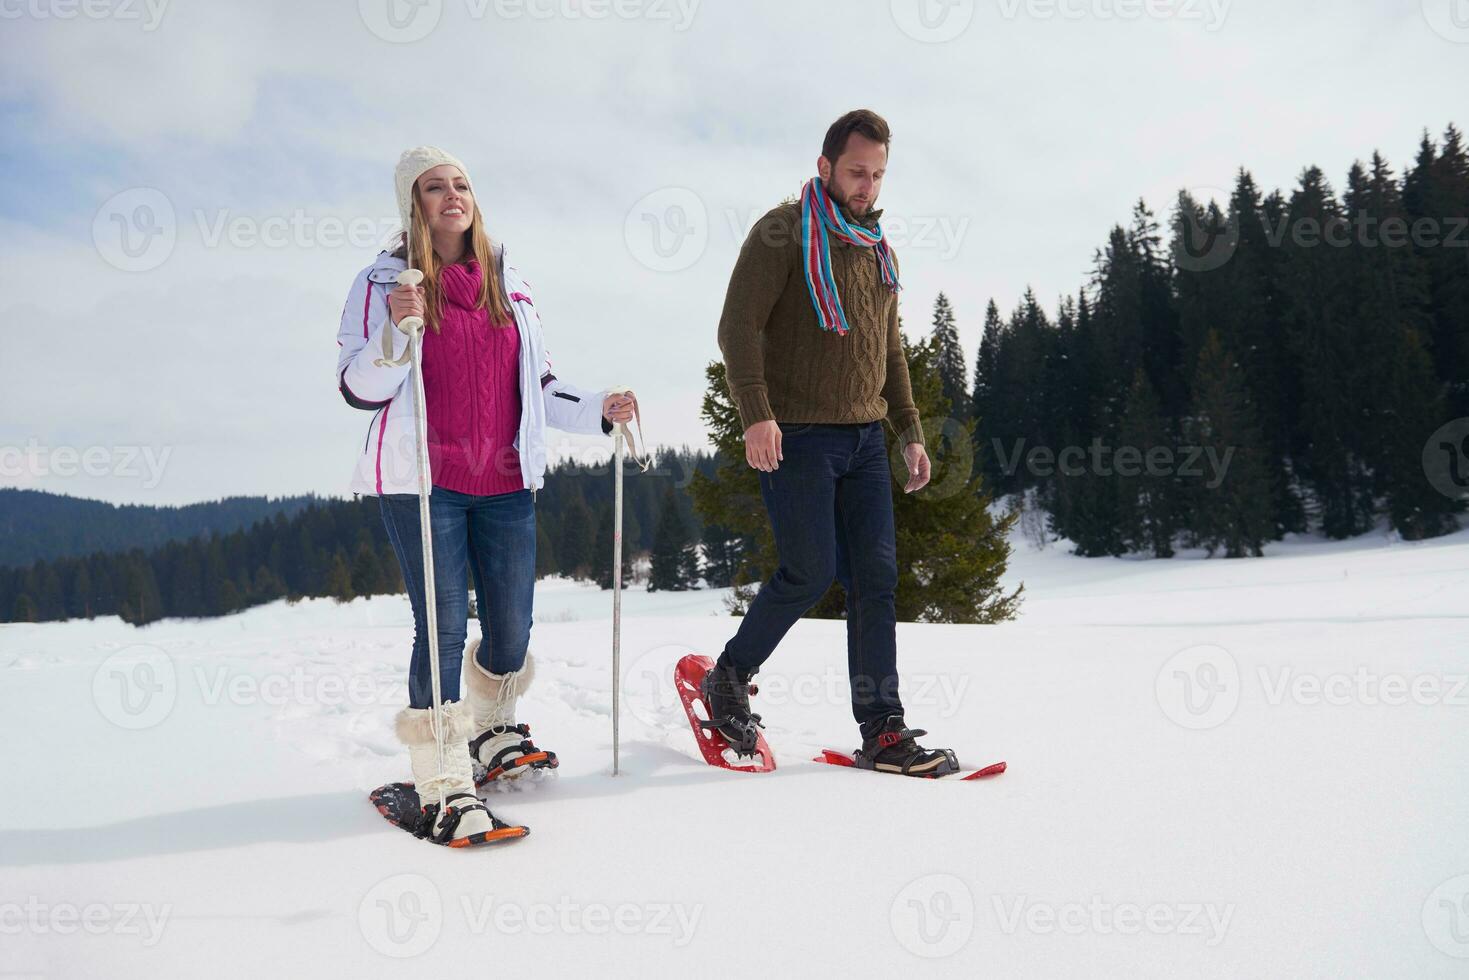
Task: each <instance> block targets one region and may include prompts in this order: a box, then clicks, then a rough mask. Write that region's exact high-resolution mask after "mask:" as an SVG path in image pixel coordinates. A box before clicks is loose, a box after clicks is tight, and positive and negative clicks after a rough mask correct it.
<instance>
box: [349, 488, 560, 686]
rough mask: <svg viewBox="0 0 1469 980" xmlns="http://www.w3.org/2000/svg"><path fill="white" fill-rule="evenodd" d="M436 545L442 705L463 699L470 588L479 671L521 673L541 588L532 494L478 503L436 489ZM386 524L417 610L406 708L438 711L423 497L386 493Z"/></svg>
mask: <svg viewBox="0 0 1469 980" xmlns="http://www.w3.org/2000/svg"><path fill="white" fill-rule="evenodd" d="M428 499H429V524H430V526H431V527H432V528H433V544H434V600H435V601H434V606H435V610H436V613H437V615H438V633H439V684H440V686H441V689H442V693H443V697H444V700H445V701H458V700H459V675H460V670H461V668H462V666H463V662H464V641H465V639H466V638H467V636H468V633H469V624H468V619H469V581H468V575H466V573H465V569H466V568H468V569H469V573H470V574H472V575H473V577H474V595H475V599H476V601H477V602H478V604H479V624H480V636H481V639H480V647H479V653H478V655H477V657H476V659H477V660H478V661H479V663H480V666H482V667H486V668H488V669H489V670H491V671H493V672H494V673H497V674H503V673H505V672H507V671H512V670H519V669H520V668H521V666H522V665H523V664H524V663H525V652H526V649H527V647H528V646H529V644H530V626H531V604H532V601H533V598H534V595H535V585H536V509H535V504H534V502H533V501H532V498H531V492H530V491H529V490H519V491H516V492H515V493H502V494H496V495H495V496H492V497H477V496H472V495H470V494H465V493H457V492H455V491H453V490H446V489H444V488H443V487H434V488H433V492H432V493H430V494H429V498H428ZM378 500H379V501H380V502H381V509H382V513H383V524H385V525H386V526H387V529H388V538H389V540H391V541H392V542H393V551H395V552H396V553H397V555H398V564H399V566H401V567H402V569H403V582H404V584H405V585H406V586H407V587H408V600H409V603H410V604H411V605H412V606H413V659H412V662H411V664H410V666H409V669H408V703H409V705H410V706H412V707H414V708H427V707H430V706H432V704H433V672H432V671H431V670H430V669H429V658H428V628H427V615H428V613H427V608H426V606H425V605H424V601H423V542H422V540H421V534H420V531H419V523H418V495H417V494H413V493H390V494H382V495H381V496H380V497H379V498H378Z"/></svg>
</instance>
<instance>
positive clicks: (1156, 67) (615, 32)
mask: <svg viewBox="0 0 1469 980" xmlns="http://www.w3.org/2000/svg"><path fill="white" fill-rule="evenodd" d="M0 19H3V20H4V21H5V23H3V25H0V46H3V51H0V125H3V129H4V132H5V140H4V144H3V147H4V148H3V151H0V331H3V339H0V392H3V394H0V399H3V401H0V409H3V410H0V485H3V486H33V487H39V488H42V489H48V490H54V491H58V492H64V493H71V494H76V495H81V496H90V497H100V498H103V499H107V500H112V501H117V502H137V503H160V504H164V503H166V504H176V503H186V502H192V501H196V500H205V499H213V498H217V497H221V496H227V495H233V494H272V495H280V494H291V493H303V492H307V491H315V492H317V493H321V494H329V495H342V494H345V493H347V484H348V478H349V474H350V471H351V469H352V465H353V461H354V458H355V453H356V447H357V445H358V443H359V442H360V440H361V439H362V438H363V436H364V433H365V431H366V425H367V422H368V419H369V416H368V414H367V413H365V412H359V411H356V410H353V409H351V408H349V407H348V406H347V405H346V404H345V403H344V402H343V401H342V400H341V398H340V396H339V395H338V394H337V392H336V389H335V383H334V368H335V365H336V355H337V347H336V343H335V334H336V329H337V323H338V319H339V316H340V314H341V309H342V304H343V300H344V298H345V296H346V292H347V289H348V286H349V285H350V284H351V281H352V279H353V276H354V275H355V274H356V273H357V271H358V270H359V269H361V268H362V267H363V266H364V265H366V264H367V263H368V262H370V261H371V259H372V257H373V255H374V254H375V253H376V251H377V243H378V241H379V239H380V238H381V237H383V236H384V235H385V234H386V233H387V232H388V231H389V230H391V229H392V228H393V227H394V225H395V219H394V215H395V213H396V209H395V205H394V200H393V190H392V167H393V164H394V162H395V161H396V159H397V156H398V154H399V152H400V151H401V150H402V149H403V148H404V147H406V146H410V145H415V144H419V143H435V144H438V145H441V146H443V147H445V148H447V149H449V150H450V151H452V152H454V153H456V154H457V155H458V156H460V157H461V158H462V159H463V160H465V161H466V163H467V164H468V166H469V167H470V169H471V172H472V177H473V179H474V181H475V187H476V190H477V192H478V195H479V198H480V203H481V206H482V207H483V208H484V210H485V212H486V214H487V217H488V221H489V226H490V231H491V234H492V235H493V236H495V237H497V238H498V239H499V240H501V241H503V242H505V243H506V246H507V248H508V250H509V252H510V254H511V256H512V260H513V261H514V262H515V263H516V264H517V265H518V266H519V267H520V268H521V270H522V272H523V273H524V274H525V275H526V277H527V278H528V279H529V281H530V282H531V283H532V284H533V285H534V286H535V288H536V292H537V307H538V308H539V310H540V311H541V315H542V318H543V320H544V323H545V328H546V335H547V342H548V346H549V349H550V353H551V357H552V359H553V361H554V362H555V368H556V372H557V374H559V375H561V376H563V377H565V378H567V379H569V380H571V381H574V382H575V383H578V384H581V385H584V386H588V387H603V386H608V385H611V384H615V383H626V384H630V385H632V386H633V387H634V388H636V390H637V391H638V392H639V394H640V397H641V401H642V405H643V410H644V423H645V430H646V433H647V435H648V437H649V439H650V440H651V441H652V442H654V443H655V444H673V445H678V444H684V443H687V444H690V445H694V446H702V445H705V444H706V443H705V437H704V433H703V430H702V427H701V424H700V421H699V418H698V409H699V399H700V396H701V393H702V390H703V385H704V377H703V369H704V366H705V365H706V364H707V363H708V361H710V360H711V359H713V358H715V357H717V356H718V347H717V344H716V341H715V328H716V324H717V322H718V317H719V311H720V307H721V304H722V302H723V298H724V290H725V285H726V283H727V281H728V275H729V271H730V266H731V263H732V261H733V258H734V254H735V252H736V250H737V248H738V245H739V243H740V241H741V240H742V238H743V235H744V231H745V229H746V228H747V227H748V225H749V223H750V222H751V221H753V220H754V218H756V217H758V216H759V215H760V214H761V213H763V212H764V211H765V210H766V209H768V208H769V207H771V206H773V205H774V204H776V203H778V202H779V201H780V199H781V198H783V197H785V196H787V195H789V194H793V193H795V192H796V191H797V190H798V188H799V186H800V184H801V182H802V181H803V180H805V179H806V178H807V177H809V176H810V175H811V174H812V173H813V172H814V169H815V159H816V156H817V155H818V153H819V152H820V144H821V137H822V134H823V133H824V131H825V129H826V126H827V125H828V124H829V123H830V122H831V121H832V119H834V118H835V117H836V116H837V115H839V114H840V113H842V112H843V111H845V110H847V109H850V108H854V107H858V106H866V107H870V108H872V109H875V110H877V111H878V112H880V113H882V114H883V115H884V116H886V117H887V119H888V121H889V122H890V124H891V126H892V129H893V149H892V156H891V165H890V168H889V170H888V177H887V180H886V184H885V187H884V190H883V195H882V199H881V201H880V202H879V203H880V206H882V207H884V208H885V209H886V218H885V224H886V225H887V227H888V232H889V234H890V235H892V236H893V239H894V242H895V244H896V246H897V249H898V251H899V254H900V258H901V261H902V266H903V284H904V287H905V288H904V291H903V294H902V310H903V314H904V317H905V324H906V327H907V330H908V333H909V336H910V337H916V336H917V335H918V334H920V333H922V332H924V331H926V330H927V328H928V321H929V317H930V314H931V310H932V306H933V301H934V297H935V296H936V294H937V293H938V292H939V291H940V290H943V291H945V292H947V293H948V294H949V296H950V298H951V299H952V301H953V304H954V307H955V309H956V311H957V314H958V317H959V324H960V337H961V339H962V341H963V343H964V346H965V350H966V356H967V357H968V359H969V360H970V362H971V364H972V361H973V357H974V353H975V349H976V346H977V343H978V339H979V329H980V323H981V318H982V316H983V312H984V306H985V303H986V302H987V301H988V300H989V299H990V298H994V299H995V300H996V301H997V302H998V303H999V305H1000V307H1001V308H1002V310H1005V311H1007V312H1008V311H1009V310H1010V309H1012V308H1013V307H1014V305H1015V303H1016V301H1017V299H1018V298H1019V297H1020V295H1021V293H1022V292H1023V291H1024V290H1025V288H1026V287H1027V286H1032V287H1034V289H1035V290H1036V292H1037V294H1038V295H1039V296H1040V297H1041V298H1042V300H1043V301H1044V302H1045V304H1046V306H1047V308H1048V309H1054V306H1055V303H1056V300H1057V298H1058V297H1059V296H1060V295H1061V294H1063V293H1074V292H1075V290H1076V289H1077V287H1078V285H1079V284H1081V283H1082V282H1083V281H1084V280H1085V278H1086V276H1087V273H1088V271H1089V269H1090V268H1091V265H1092V258H1093V254H1094V252H1095V250H1096V248H1097V247H1098V246H1099V245H1101V244H1102V243H1103V242H1104V241H1105V238H1106V235H1107V232H1108V230H1109V228H1110V227H1111V226H1112V225H1113V224H1115V223H1118V222H1126V221H1127V220H1128V215H1129V212H1130V210H1131V208H1132V205H1133V203H1134V202H1135V201H1136V200H1137V199H1138V198H1139V197H1142V198H1145V199H1146V200H1147V201H1148V203H1149V204H1150V205H1151V206H1152V208H1153V209H1154V211H1155V212H1157V213H1158V214H1159V217H1160V219H1162V218H1164V217H1165V216H1166V213H1167V211H1168V209H1169V207H1170V205H1171V202H1172V200H1173V199H1174V197H1175V196H1176V194H1177V192H1178V190H1179V189H1181V188H1191V189H1193V191H1194V192H1195V194H1196V196H1202V197H1208V196H1210V195H1220V194H1222V193H1226V192H1227V191H1226V190H1225V189H1227V188H1228V187H1229V185H1230V183H1231V182H1232V180H1233V177H1234V173H1235V171H1236V169H1237V168H1238V167H1240V166H1245V167H1247V168H1249V169H1250V170H1251V171H1252V172H1253V173H1254V175H1255V177H1256V179H1257V181H1258V182H1259V183H1260V184H1261V185H1262V186H1263V187H1265V188H1267V189H1269V188H1277V187H1279V188H1284V189H1289V187H1290V186H1291V185H1292V183H1293V182H1294V181H1295V179H1296V177H1297V175H1298V174H1299V171H1300V170H1301V168H1302V167H1303V166H1305V165H1307V164H1311V163H1314V164H1317V165H1319V166H1321V167H1322V168H1323V169H1324V170H1325V171H1326V172H1327V174H1328V176H1329V177H1330V178H1331V180H1332V183H1333V185H1334V186H1336V187H1337V188H1338V189H1339V188H1340V187H1341V185H1342V184H1343V182H1344V176H1345V173H1346V170H1347V168H1348V167H1349V166H1350V164H1351V163H1352V161H1353V160H1354V159H1360V158H1366V157H1368V156H1370V154H1371V153H1372V151H1373V150H1374V149H1378V150H1381V151H1382V152H1383V153H1384V154H1385V155H1386V157H1387V158H1388V159H1389V161H1391V163H1392V164H1393V165H1394V168H1395V169H1396V170H1398V171H1401V169H1402V168H1403V166H1404V164H1406V163H1407V162H1408V161H1409V160H1411V158H1412V156H1413V153H1414V152H1415V150H1416V147H1417V144H1418V140H1419V137H1420V135H1421V132H1422V130H1423V129H1424V128H1425V127H1426V128H1428V129H1429V130H1430V131H1432V132H1433V133H1434V135H1435V136H1437V135H1438V134H1440V133H1441V132H1442V131H1443V128H1444V126H1445V125H1446V124H1447V123H1449V122H1456V123H1457V124H1458V125H1460V126H1461V127H1464V126H1465V125H1469V118H1465V116H1464V111H1465V108H1466V101H1465V93H1466V92H1469V0H1423V2H1422V3H1421V4H1420V3H1419V2H1418V0H1396V2H1382V0H1377V2H1363V0H1354V2H1350V3H1349V2H1345V0H1339V2H1315V0H1292V2H1289V3H1281V2H1279V0H1236V2H1229V0H1212V2H1211V0H1054V2H1045V0H1030V2H1025V0H987V2H973V0H948V2H947V3H946V2H941V0H840V2H838V0H822V2H813V0H802V2H792V0H765V2H751V0H702V2H700V0H416V2H410V0H358V2H353V0H337V2H329V3H311V4H302V3H294V2H275V0H252V2H239V3H230V2H222V0H171V2H166V3H164V2H160V0H154V2H153V3H152V4H151V5H149V4H145V3H144V2H143V0H117V2H109V0H85V3H83V2H81V0H0ZM1456 113H1457V114H1458V115H1457V116H1456ZM606 445H607V443H606V442H605V441H603V442H597V441H595V440H587V439H580V440H577V439H568V440H567V441H566V442H565V443H564V445H562V446H561V450H562V451H564V452H571V453H579V454H585V453H587V452H595V451H596V449H597V447H599V446H601V447H605V446H606Z"/></svg>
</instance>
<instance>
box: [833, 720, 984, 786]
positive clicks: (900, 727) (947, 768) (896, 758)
mask: <svg viewBox="0 0 1469 980" xmlns="http://www.w3.org/2000/svg"><path fill="white" fill-rule="evenodd" d="M865 727H867V726H864V728H865ZM927 734H928V732H926V731H924V730H923V729H921V728H915V729H909V728H908V726H907V725H905V724H903V716H902V715H889V716H888V717H887V718H885V719H883V721H882V722H881V723H880V724H878V725H877V726H876V729H875V730H873V731H872V732H871V734H870V735H864V736H863V739H862V748H860V749H858V750H857V753H856V755H855V756H853V761H854V762H856V764H857V767H858V768H859V769H874V770H876V771H878V772H893V773H898V774H899V775H903V776H923V777H927V778H930V779H932V778H934V777H937V776H947V775H949V774H950V773H954V772H958V771H959V760H958V759H956V758H954V753H953V751H952V750H950V749H925V748H924V747H923V746H921V745H919V744H918V743H917V742H916V741H914V739H916V738H919V737H920V736H923V735H927Z"/></svg>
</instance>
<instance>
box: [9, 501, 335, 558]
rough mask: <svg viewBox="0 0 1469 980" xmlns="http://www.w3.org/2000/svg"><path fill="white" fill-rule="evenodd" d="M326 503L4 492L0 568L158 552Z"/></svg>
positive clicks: (289, 515) (288, 515)
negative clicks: (152, 501)
mask: <svg viewBox="0 0 1469 980" xmlns="http://www.w3.org/2000/svg"><path fill="white" fill-rule="evenodd" d="M323 499H324V498H321V497H317V496H315V495H314V494H306V495H304V496H298V497H274V498H272V497H225V498H223V499H221V500H209V501H204V502H202V503H197V504H186V505H184V506H180V507H154V506H143V505H139V504H109V503H107V502H106V501H102V500H88V499H86V498H83V497H68V496H66V495H65V494H60V493H47V492H45V491H42V490H19V489H15V488H9V487H7V488H0V568H14V567H19V566H23V565H29V564H31V563H32V562H34V561H36V560H37V559H51V558H69V557H74V556H77V555H89V554H92V553H94V552H98V551H105V552H114V551H127V550H130V549H132V548H142V549H143V550H145V551H148V550H152V549H154V548H157V547H160V546H161V545H164V544H166V543H168V542H169V541H181V540H186V539H188V538H195V537H199V536H200V535H206V534H210V533H212V532H216V531H217V532H219V533H220V534H227V533H229V532H230V531H237V530H240V529H241V528H246V527H249V526H250V525H251V524H254V523H255V522H256V521H261V520H265V519H266V518H269V517H274V516H275V515H276V514H284V515H286V516H287V517H291V516H293V515H294V514H296V513H298V512H299V511H301V510H303V509H304V508H306V507H308V506H310V505H312V504H314V503H320V502H322V501H323Z"/></svg>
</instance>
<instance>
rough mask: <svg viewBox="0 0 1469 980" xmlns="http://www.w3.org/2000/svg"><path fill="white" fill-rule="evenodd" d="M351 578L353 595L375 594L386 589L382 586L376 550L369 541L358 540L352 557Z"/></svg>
mask: <svg viewBox="0 0 1469 980" xmlns="http://www.w3.org/2000/svg"><path fill="white" fill-rule="evenodd" d="M351 579H352V593H353V595H377V594H378V593H380V592H385V591H387V590H386V589H384V588H383V584H382V573H381V571H380V570H379V568H378V563H377V551H376V550H375V549H374V548H373V547H372V544H371V543H370V542H369V541H359V542H358V545H357V554H356V555H354V556H353V558H352V572H351Z"/></svg>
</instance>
